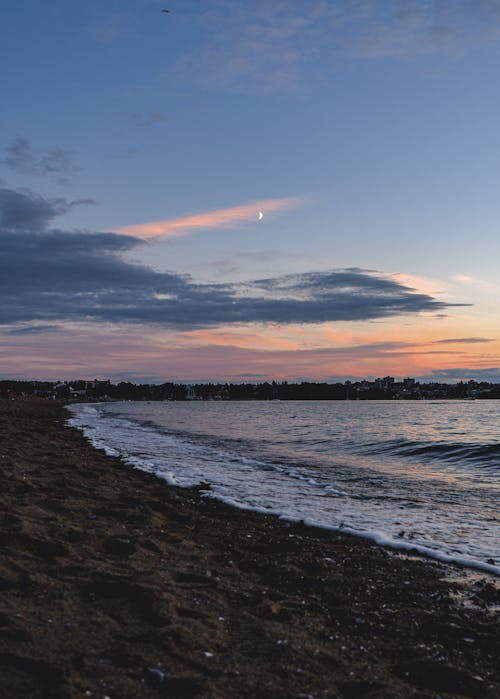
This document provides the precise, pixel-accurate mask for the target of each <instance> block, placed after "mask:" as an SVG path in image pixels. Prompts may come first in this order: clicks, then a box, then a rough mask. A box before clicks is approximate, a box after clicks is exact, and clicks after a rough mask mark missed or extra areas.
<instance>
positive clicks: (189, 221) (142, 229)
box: [114, 197, 306, 238]
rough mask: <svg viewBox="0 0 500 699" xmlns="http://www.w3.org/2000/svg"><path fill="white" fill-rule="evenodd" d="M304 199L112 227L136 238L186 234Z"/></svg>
mask: <svg viewBox="0 0 500 699" xmlns="http://www.w3.org/2000/svg"><path fill="white" fill-rule="evenodd" d="M305 201H306V198H305V197H283V198H281V199H261V200H259V201H254V202H251V203H249V204H240V205H239V206H231V207H228V208H225V209H215V210H213V211H203V212H200V213H195V214H188V215H187V216H181V217H180V218H169V219H163V220H161V221H150V222H148V223H138V224H135V225H133V226H123V227H121V228H115V229H114V232H115V233H121V234H122V235H131V236H135V237H138V238H157V237H160V236H161V237H165V238H179V237H181V236H185V235H189V234H190V233H193V232H194V231H196V230H200V229H207V228H226V227H227V226H232V225H235V224H238V223H244V222H246V223H248V222H249V221H251V220H257V219H258V216H259V211H262V213H263V214H264V216H265V215H266V214H268V213H272V212H274V211H283V210H284V209H292V208H296V207H298V206H302V205H303V204H304V203H305Z"/></svg>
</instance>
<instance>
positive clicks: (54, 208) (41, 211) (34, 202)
mask: <svg viewBox="0 0 500 699" xmlns="http://www.w3.org/2000/svg"><path fill="white" fill-rule="evenodd" d="M92 204H95V202H94V201H93V200H92V199H76V200H74V201H66V199H62V198H56V199H46V198H44V197H41V196H39V195H38V194H35V193H34V192H31V191H30V190H28V189H25V190H13V189H5V188H2V189H0V226H1V228H2V230H3V231H4V232H5V231H12V230H17V229H19V230H25V231H26V230H29V231H39V230H43V229H45V228H47V226H48V225H49V224H50V223H51V221H52V220H53V219H55V218H56V217H57V216H61V215H62V214H65V213H66V212H67V211H69V209H71V208H72V207H73V206H89V205H92Z"/></svg>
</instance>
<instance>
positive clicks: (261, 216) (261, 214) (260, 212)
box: [259, 211, 264, 221]
mask: <svg viewBox="0 0 500 699" xmlns="http://www.w3.org/2000/svg"><path fill="white" fill-rule="evenodd" d="M263 218H264V214H263V213H262V211H259V221H262V219H263Z"/></svg>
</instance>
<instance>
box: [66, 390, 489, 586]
mask: <svg viewBox="0 0 500 699" xmlns="http://www.w3.org/2000/svg"><path fill="white" fill-rule="evenodd" d="M148 403H149V401H148ZM79 405H81V406H82V407H83V414H82V412H81V411H80V410H79V409H78V408H77V406H76V405H75V404H67V409H68V412H69V414H70V415H71V418H70V419H69V420H68V425H70V426H72V427H76V428H77V429H79V430H81V431H82V432H83V434H84V435H85V436H86V437H87V438H88V439H89V441H90V443H91V444H92V445H93V446H94V447H95V448H96V449H104V451H105V453H106V454H108V455H111V456H117V457H118V458H120V459H121V460H122V461H123V462H124V463H125V464H127V465H129V466H131V467H133V468H136V469H138V470H142V471H145V472H146V473H154V475H155V476H156V477H157V478H158V479H159V480H160V481H162V482H163V483H166V484H167V485H168V486H173V487H180V488H185V487H186V486H185V485H181V484H180V483H179V482H178V480H177V477H176V475H175V474H173V473H168V474H163V473H162V472H161V471H160V472H157V471H156V470H151V469H150V468H148V466H149V464H144V463H143V462H142V461H141V459H139V458H137V457H135V458H132V457H130V456H129V457H127V456H125V455H124V454H120V450H119V449H117V448H116V446H115V447H112V446H110V445H109V444H106V443H105V442H104V441H103V440H102V438H97V439H96V438H95V437H93V436H92V434H93V431H94V430H93V429H90V428H89V427H88V418H87V416H86V413H85V410H86V408H93V407H94V406H97V407H99V406H100V405H106V404H105V403H101V404H99V403H97V404H95V403H81V404H79ZM199 483H200V481H198V482H197V483H196V482H192V483H191V486H192V487H196V486H197V484H198V485H199ZM203 494H204V496H205V497H209V498H214V499H216V500H218V501H219V502H221V503H223V504H225V505H227V506H229V507H231V508H237V509H240V510H243V511H247V512H254V513H258V514H263V515H271V516H275V517H277V518H278V519H280V520H283V521H284V522H289V523H292V524H297V523H302V524H304V525H306V526H308V527H312V528H315V529H322V530H325V531H329V532H335V533H341V534H342V533H343V534H348V535H350V536H355V537H358V538H362V539H367V540H368V541H371V542H374V543H375V544H377V545H379V546H382V547H384V548H386V549H390V550H393V551H403V552H406V553H407V554H408V555H410V556H413V555H418V556H421V557H424V558H430V559H433V560H437V561H440V562H442V563H445V564H450V565H453V566H458V567H461V568H465V569H469V570H472V571H474V570H475V571H478V572H480V573H482V574H484V575H490V576H492V577H493V578H496V579H497V580H498V582H499V583H500V564H499V563H500V562H497V560H498V559H497V557H496V554H492V555H491V556H488V557H487V558H486V556H485V558H483V559H480V558H474V557H473V556H470V555H467V554H465V553H456V554H453V553H450V552H449V551H446V550H443V549H441V548H438V547H433V546H431V545H425V544H422V543H418V542H416V541H413V540H407V539H404V538H400V537H399V538H398V537H396V538H395V537H394V536H393V535H392V536H391V534H390V533H388V532H387V531H383V530H382V529H380V527H379V526H377V527H375V528H373V527H372V528H371V529H358V528H356V527H355V526H350V525H344V524H341V525H332V524H330V523H329V522H326V521H323V522H322V521H319V520H317V519H314V518H313V517H311V516H307V515H301V516H296V515H293V514H290V513H289V512H287V511H286V509H285V510H279V509H271V508H268V507H265V506H259V505H257V504H255V505H251V504H247V503H246V502H244V501H241V500H235V499H234V498H233V497H231V496H230V495H225V496H223V495H221V494H220V493H217V492H216V491H215V490H213V489H212V485H211V484H210V483H209V482H207V483H206V489H205V491H204V493H203ZM456 550H457V549H455V551H456ZM493 556H495V560H494V559H493Z"/></svg>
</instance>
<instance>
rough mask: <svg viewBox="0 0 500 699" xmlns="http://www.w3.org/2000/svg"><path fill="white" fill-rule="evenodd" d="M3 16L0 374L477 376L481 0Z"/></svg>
mask: <svg viewBox="0 0 500 699" xmlns="http://www.w3.org/2000/svg"><path fill="white" fill-rule="evenodd" d="M164 7H168V8H169V9H170V10H171V12H170V13H169V14H166V13H162V12H161V9H162V8H164ZM2 13H3V14H2V25H1V26H0V46H1V48H0V52H1V54H2V60H1V61H0V76H1V83H2V86H3V96H2V102H3V107H2V109H1V110H0V189H2V192H3V195H2V196H0V206H2V207H3V214H2V216H3V218H2V219H0V221H3V224H2V225H3V227H2V229H1V232H2V235H4V242H3V249H4V253H5V255H6V257H5V261H6V262H7V263H8V264H9V275H7V276H9V279H10V281H6V280H4V289H3V292H2V293H3V294H4V298H5V299H7V300H8V301H9V306H10V308H11V309H12V312H9V313H5V314H4V316H3V317H2V318H0V323H2V325H0V333H1V342H2V345H3V347H4V351H3V353H2V354H1V355H0V374H1V375H5V376H6V375H14V374H16V375H19V376H29V377H33V378H36V377H39V378H44V377H46V376H47V377H52V376H57V377H62V378H71V377H73V376H76V375H79V376H80V375H81V376H83V375H102V376H111V375H113V376H118V377H120V376H127V377H128V376H131V377H136V378H138V379H139V380H140V379H141V377H146V378H148V379H150V378H154V379H155V380H162V379H165V380H167V379H171V378H178V379H186V378H187V379H190V378H207V379H208V378H216V379H223V378H231V379H232V380H234V379H237V378H238V376H243V375H244V374H246V373H249V372H253V373H258V368H259V367H261V369H262V376H266V377H274V376H278V377H280V376H281V377H284V378H290V379H293V378H304V377H305V378H327V379H333V378H335V377H336V376H367V375H375V374H377V373H379V372H380V373H385V374H396V375H398V374H401V375H403V374H411V375H421V376H433V375H436V376H438V375H442V376H447V377H452V378H455V377H456V376H458V377H459V378H470V377H473V376H475V375H477V376H485V375H487V376H488V377H489V378H492V379H496V378H498V377H499V376H500V369H499V367H500V354H499V352H500V342H499V340H498V334H499V333H498V331H499V327H498V320H497V314H496V299H497V297H498V282H497V279H498V275H497V269H496V268H497V264H498V263H497V260H498V259H499V253H500V249H499V248H500V245H499V242H498V240H499V236H498V224H499V219H500V196H499V191H498V190H499V188H500V185H499V178H498V162H499V155H500V134H499V129H498V124H499V123H500V97H499V93H498V89H497V85H498V72H499V66H500V60H499V59H500V43H499V42H500V2H498V1H496V0H475V1H474V2H471V1H468V0H455V1H454V2H451V0H439V1H438V0H435V1H434V2H431V1H429V2H423V1H421V0H398V1H397V2H396V1H395V0H394V1H393V2H391V1H387V0H386V1H385V2H382V1H377V0H370V1H369V0H317V1H316V0H311V2H308V3H300V2H295V1H292V0H274V1H273V2H269V1H260V2H255V3H251V4H249V3H243V2H237V1H236V2H235V1H232V2H229V1H226V0H214V1H213V2H208V3H207V2H203V3H202V2H199V1H197V0H184V1H181V0H175V1H174V0H172V2H170V3H167V4H166V5H165V4H162V3H160V2H155V1H153V0H151V1H150V0H121V1H120V2H118V1H117V0H116V1H115V0H100V1H99V2H95V3H80V4H78V3H68V2H67V0H64V1H63V0H51V2H50V3H49V4H48V3H46V4H41V3H35V2H32V1H31V0H27V2H24V3H22V4H14V3H11V4H9V5H8V6H7V7H6V8H3V10H2ZM44 211H45V213H46V215H45V214H44V213H43V212H44ZM259 211H262V212H263V214H264V217H263V219H262V220H261V221H259V220H258V216H257V214H258V212H259ZM13 212H15V216H14V214H13ZM26 212H31V214H32V215H31V218H30V219H29V220H30V223H29V225H28V224H27V223H26V220H27V219H26ZM33 212H34V213H33ZM224 212H225V213H224ZM228 212H229V213H228ZM193 216H197V217H198V218H197V219H196V221H197V223H196V225H194V224H193V223H192V221H193ZM16 217H17V218H16ZM189 221H191V224H189ZM172 222H177V223H176V228H175V231H176V233H175V236H174V235H173V234H172V230H173V228H172ZM151 223H155V224H156V228H155V230H157V231H160V232H159V233H155V234H154V235H149V234H147V230H148V229H147V227H146V224H151ZM160 223H161V225H160ZM132 227H133V228H132ZM141 227H144V229H142V228H141ZM142 230H144V235H143V234H142V232H141V231H142ZM56 232H58V234H60V235H63V236H64V235H65V236H69V237H67V240H68V241H70V242H71V245H69V244H68V246H67V247H66V246H65V244H64V241H63V243H62V247H57V246H58V245H59V243H58V242H56V243H54V240H56V238H57V236H55V233H56ZM100 234H107V235H108V237H106V236H104V237H102V238H99V237H95V236H96V235H97V236H99V235H100ZM109 235H111V236H114V242H113V246H111V247H110V244H109ZM44 236H45V237H44ZM47 236H48V237H47ZM54 236H55V238H54ZM92 236H94V237H92ZM145 239H146V240H145ZM57 240H59V238H57ZM65 240H66V238H65ZM29 241H31V243H29ZM1 242H2V241H0V243H1ZM54 245H55V248H54V247H53V246H54ZM75 246H76V247H75ZM100 246H101V247H100ZM42 247H43V249H44V250H45V251H52V250H55V249H57V250H59V252H60V251H61V250H66V251H67V252H66V253H65V254H67V255H68V257H67V258H63V256H62V254H59V255H58V258H57V259H58V265H59V267H57V268H54V265H53V264H52V262H53V258H50V256H47V257H46V256H44V255H42V254H40V250H41V249H42ZM70 249H71V252H69V251H70ZM75 249H78V251H79V252H78V253H75ZM0 250H1V248H0ZM35 251H37V252H36V253H35ZM42 260H45V262H43V261H42ZM97 260H100V262H99V263H98V262H97ZM103 261H106V263H107V267H106V269H107V271H108V272H107V273H108V275H109V276H108V277H106V271H105V270H104V265H101V263H102V262H103ZM16 265H18V267H16ZM72 266H73V268H74V271H75V274H74V279H77V278H78V279H83V278H84V277H85V278H86V279H87V280H88V288H86V289H84V288H83V287H82V283H83V282H81V281H80V282H79V286H78V285H76V286H75V284H72V282H71V279H70V276H71V275H67V274H66V271H67V269H68V268H71V267H72ZM139 267H140V269H141V270H142V271H141V273H140V274H139ZM23 269H24V270H30V274H31V277H29V278H28V279H25V278H24V272H23ZM63 269H64V270H66V271H64V272H63V271H62V270H63ZM352 269H354V270H356V272H355V273H354V274H356V275H358V276H356V278H355V283H353V285H352V286H342V288H341V289H340V287H339V280H344V279H346V278H347V277H342V276H341V271H342V270H352ZM99 270H100V271H99ZM98 271H99V275H100V276H98ZM148 275H149V276H148ZM161 275H164V276H161ZM165 275H170V276H168V283H167V276H165ZM290 275H294V276H293V283H292V282H291V281H290V279H291V277H290ZM139 277H140V278H141V280H142V281H141V282H140V289H139V287H138V286H137V285H138V284H139V282H138V281H137V280H138V278H139ZM63 279H64V280H65V285H63V284H62V283H56V282H57V280H58V281H59V282H60V281H61V280H63ZM106 279H107V281H105V280H106ZM16 280H17V281H16ZM21 280H22V281H21ZM30 280H31V282H30ZM127 280H130V284H128V286H127ZM134 280H135V281H134ZM262 280H268V281H267V282H266V284H262ZM284 280H288V281H284ZM388 280H389V281H390V282H391V283H392V284H395V285H396V286H397V289H396V287H394V293H396V294H397V297H398V302H397V303H396V304H395V306H394V307H392V306H391V310H390V311H389V310H388V308H389V305H390V304H389V305H388V302H387V298H385V297H384V298H383V299H381V298H380V293H381V292H380V289H381V288H384V289H387V286H386V285H385V282H387V281H388ZM181 281H182V284H183V285H182V284H181ZM257 282H258V283H257ZM342 283H343V282H342ZM30 284H32V285H33V289H30ZM92 284H94V287H92ZM16 285H17V286H16ZM148 285H149V286H148ZM155 285H157V286H155ZM158 285H159V286H158ZM169 285H170V286H169ZM146 287H147V288H153V287H154V292H148V293H150V294H151V293H152V294H153V295H152V296H151V297H148V296H147V294H146V291H145V288H146ZM160 287H161V288H160ZM174 287H175V288H174ZM368 287H369V290H370V291H369V294H368V292H367V289H368ZM35 288H36V289H37V291H36V294H38V297H37V298H36V302H35V296H36V294H35V292H34V289H35ZM93 289H94V291H93ZM96 289H98V290H99V291H96ZM180 289H182V293H181V291H180ZM339 289H340V291H341V299H340V297H339ZM361 289H362V291H360V290H361ZM408 290H409V291H408ZM28 292H29V293H28ZM31 292H33V293H31ZM222 292H224V294H225V296H224V298H223V297H222ZM92 293H93V294H94V296H93V298H91V297H92ZM40 294H41V296H40ZM82 294H86V297H85V303H84V304H82V303H80V302H81V299H82ZM411 294H413V296H411ZM134 295H135V296H134ZM215 295H217V299H218V303H221V304H223V305H224V304H226V303H230V304H237V305H238V313H237V314H233V315H232V316H231V317H229V316H228V315H227V314H225V312H224V313H223V312H222V310H221V308H222V307H221V308H219V307H218V310H217V313H213V312H212V311H213V304H214V302H215V301H214V299H215ZM409 295H410V296H411V298H410V299H409V298H408V296H409ZM111 296H112V298H113V307H112V308H111V307H110V305H109V298H111ZM173 296H175V304H174V303H173V301H172V297H173ZM133 297H134V298H136V302H135V305H134V302H133V300H132V299H133ZM167 297H168V298H167ZM348 297H349V298H348ZM424 297H425V298H424ZM256 298H257V299H258V304H256V303H253V302H251V301H250V299H253V300H254V301H255V299H256ZM40 299H41V302H40ZM68 299H69V300H70V301H71V303H70V304H69V305H68V303H67V301H68ZM120 299H121V306H123V307H124V306H125V305H126V306H127V308H126V312H125V310H123V309H122V311H121V312H120V313H121V315H120V314H119V313H118V312H117V308H118V305H120V304H119V303H118V300H120ZM148 299H149V300H148ZM277 299H278V300H280V301H283V303H280V304H278V306H276V305H275V302H276V300H277ZM377 299H378V300H379V303H378V304H377V303H376V301H377ZM299 300H300V301H304V302H305V301H307V304H308V305H303V306H302V307H301V310H300V313H299V312H298V311H297V309H296V308H295V307H294V311H293V313H291V311H290V308H291V306H290V303H289V302H291V301H294V302H297V301H299ZM90 301H91V302H90ZM284 301H286V303H284ZM158 304H159V306H160V307H159V308H158V309H157V311H155V313H156V315H155V321H154V322H152V321H151V312H149V311H150V309H149V307H150V306H155V308H156V305H158ZM272 304H274V305H273V308H272V309H271V305H272ZM400 304H402V305H400ZM174 305H175V310H174ZM323 305H325V309H324V310H322V309H323ZM69 306H71V307H72V309H73V311H72V312H70V310H69ZM224 308H226V306H225V305H224ZM257 308H258V309H260V310H257ZM76 309H79V310H78V312H77V310H76ZM346 309H350V310H346ZM290 313H291V315H290ZM181 316H183V317H184V316H185V322H182V323H180V324H179V318H180V317H181ZM158 318H159V319H160V320H158ZM203 318H206V319H207V321H206V323H203V322H202V321H203ZM160 321H161V322H160ZM467 338H469V339H470V338H472V339H473V340H474V341H473V342H471V343H467V342H465V341H464V340H467ZM478 338H479V339H481V340H482V341H481V342H478V341H477V340H478ZM443 339H447V340H450V339H451V340H453V339H456V340H457V341H458V340H460V342H457V343H456V345H453V343H451V344H450V343H446V345H440V348H439V350H438V349H436V347H435V345H434V344H433V343H436V342H439V341H440V340H443ZM401 342H405V343H408V342H409V343H410V344H411V348H408V347H407V346H406V345H405V348H404V350H403V349H401V347H400V345H398V347H399V350H398V351H397V352H396V350H395V347H394V344H391V343H401ZM387 343H389V345H388V344H387ZM165 347H168V353H166V351H165ZM443 347H444V349H443ZM75 348H78V349H75ZM84 348H86V349H85V351H84ZM139 348H140V349H139ZM187 349H189V352H188V351H187ZM39 350H40V351H39ZM174 350H175V352H177V354H175V352H174ZM319 351H320V352H321V353H322V354H321V356H322V357H324V359H322V360H321V361H319V360H318V356H319V355H318V352H319ZM40 352H43V353H45V355H47V353H48V354H49V355H50V357H52V360H51V361H50V362H48V360H47V359H46V357H45V358H44V359H43V360H40V359H37V357H38V355H39V354H40ZM280 352H281V353H282V352H287V353H288V354H286V355H285V358H284V357H283V355H282V354H279V353H280ZM314 352H315V353H316V354H314ZM370 352H371V354H370ZM308 353H309V354H308ZM340 355H341V356H342V358H341V359H339V357H340ZM349 357H350V359H349ZM256 367H257V368H256ZM446 372H448V373H446ZM450 372H451V373H450ZM474 372H476V374H474ZM485 372H486V373H485Z"/></svg>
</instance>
